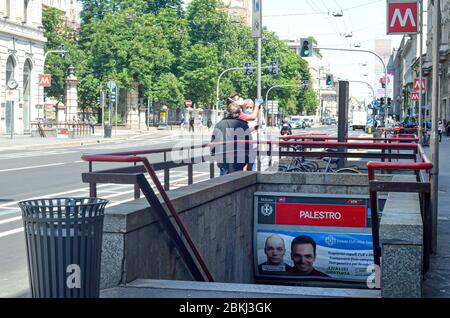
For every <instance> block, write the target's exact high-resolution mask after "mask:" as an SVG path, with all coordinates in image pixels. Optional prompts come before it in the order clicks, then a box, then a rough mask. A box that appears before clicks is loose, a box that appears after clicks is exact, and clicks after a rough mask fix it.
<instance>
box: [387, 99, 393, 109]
mask: <svg viewBox="0 0 450 318" xmlns="http://www.w3.org/2000/svg"><path fill="white" fill-rule="evenodd" d="M391 107H392V100H391V98H390V97H388V99H387V108H391Z"/></svg>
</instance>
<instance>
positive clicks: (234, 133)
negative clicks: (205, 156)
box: [211, 118, 252, 164]
mask: <svg viewBox="0 0 450 318" xmlns="http://www.w3.org/2000/svg"><path fill="white" fill-rule="evenodd" d="M250 140H252V137H251V134H250V129H249V127H248V123H247V122H246V121H243V120H240V119H230V118H225V119H222V120H221V121H220V122H219V123H217V125H216V127H215V128H214V131H213V133H212V137H211V142H212V143H219V142H222V143H223V144H222V145H215V146H212V147H211V154H212V155H213V156H216V157H215V158H214V159H215V160H216V161H217V162H218V163H219V164H220V163H228V164H231V163H248V162H249V158H248V157H249V156H248V154H249V145H248V144H247V145H245V144H239V143H230V144H227V143H226V142H229V141H250ZM220 154H222V156H220ZM243 160H245V162H242V161H243Z"/></svg>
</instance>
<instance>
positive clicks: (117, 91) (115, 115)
mask: <svg viewBox="0 0 450 318" xmlns="http://www.w3.org/2000/svg"><path fill="white" fill-rule="evenodd" d="M115 94H116V111H115V113H114V117H116V131H115V133H114V135H115V136H117V103H118V101H119V88H118V87H117V86H116V92H115ZM138 114H139V107H138Z"/></svg>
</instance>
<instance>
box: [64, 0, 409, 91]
mask: <svg viewBox="0 0 450 318" xmlns="http://www.w3.org/2000/svg"><path fill="white" fill-rule="evenodd" d="M66 2H67V3H68V2H69V1H68V0H66ZM184 2H185V4H188V3H189V2H190V0H185V1H184ZM261 3H262V13H263V21H262V23H263V25H264V26H266V27H267V28H268V29H269V30H270V31H273V32H275V34H277V35H278V36H279V38H280V39H298V38H304V37H309V36H314V37H315V38H316V40H317V41H318V45H319V47H320V46H322V47H335V48H355V47H354V45H355V44H360V45H361V47H360V48H357V49H365V50H370V51H373V50H374V48H375V43H374V42H375V40H376V39H391V40H392V47H393V48H397V47H398V46H399V44H400V41H401V36H398V35H395V36H394V35H386V0H261ZM77 9H78V10H80V7H79V6H78V8H77ZM341 11H342V13H343V16H342V17H334V16H333V13H337V12H341ZM346 34H347V35H348V34H352V35H353V36H352V37H350V38H349V37H345V35H346ZM263 45H264V44H263ZM321 53H322V55H323V59H322V61H321V63H320V65H321V66H325V67H326V68H330V71H331V73H332V74H333V75H334V77H335V78H342V79H348V80H355V81H366V82H369V83H370V84H372V85H374V83H375V77H376V76H377V75H379V74H375V63H380V62H379V61H377V60H376V58H375V57H374V56H373V55H370V54H363V53H350V52H336V51H332V52H331V51H322V52H321ZM255 54H256V53H255ZM363 63H367V66H362V65H361V64H363ZM364 74H367V75H368V76H364ZM369 91H370V90H369V89H368V88H367V86H365V85H363V84H351V85H350V94H351V95H353V96H356V97H359V98H361V99H362V98H366V99H368V98H369V96H368V95H369Z"/></svg>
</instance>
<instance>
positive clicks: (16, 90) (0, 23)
mask: <svg viewBox="0 0 450 318" xmlns="http://www.w3.org/2000/svg"><path fill="white" fill-rule="evenodd" d="M44 5H45V6H51V7H55V8H57V9H60V10H64V0H0V17H1V19H0V134H11V133H13V134H23V133H28V132H30V131H31V129H32V123H33V122H35V121H36V120H38V119H39V118H42V117H43V109H42V106H41V105H42V104H43V102H42V100H43V97H42V95H43V94H42V88H40V89H38V88H39V74H41V73H42V70H43V63H44V46H45V43H46V41H47V40H46V39H45V37H44V32H43V31H44V30H43V27H42V8H43V6H44ZM13 83H17V84H18V85H13ZM11 91H13V93H12V92H11ZM7 93H8V96H7Z"/></svg>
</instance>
